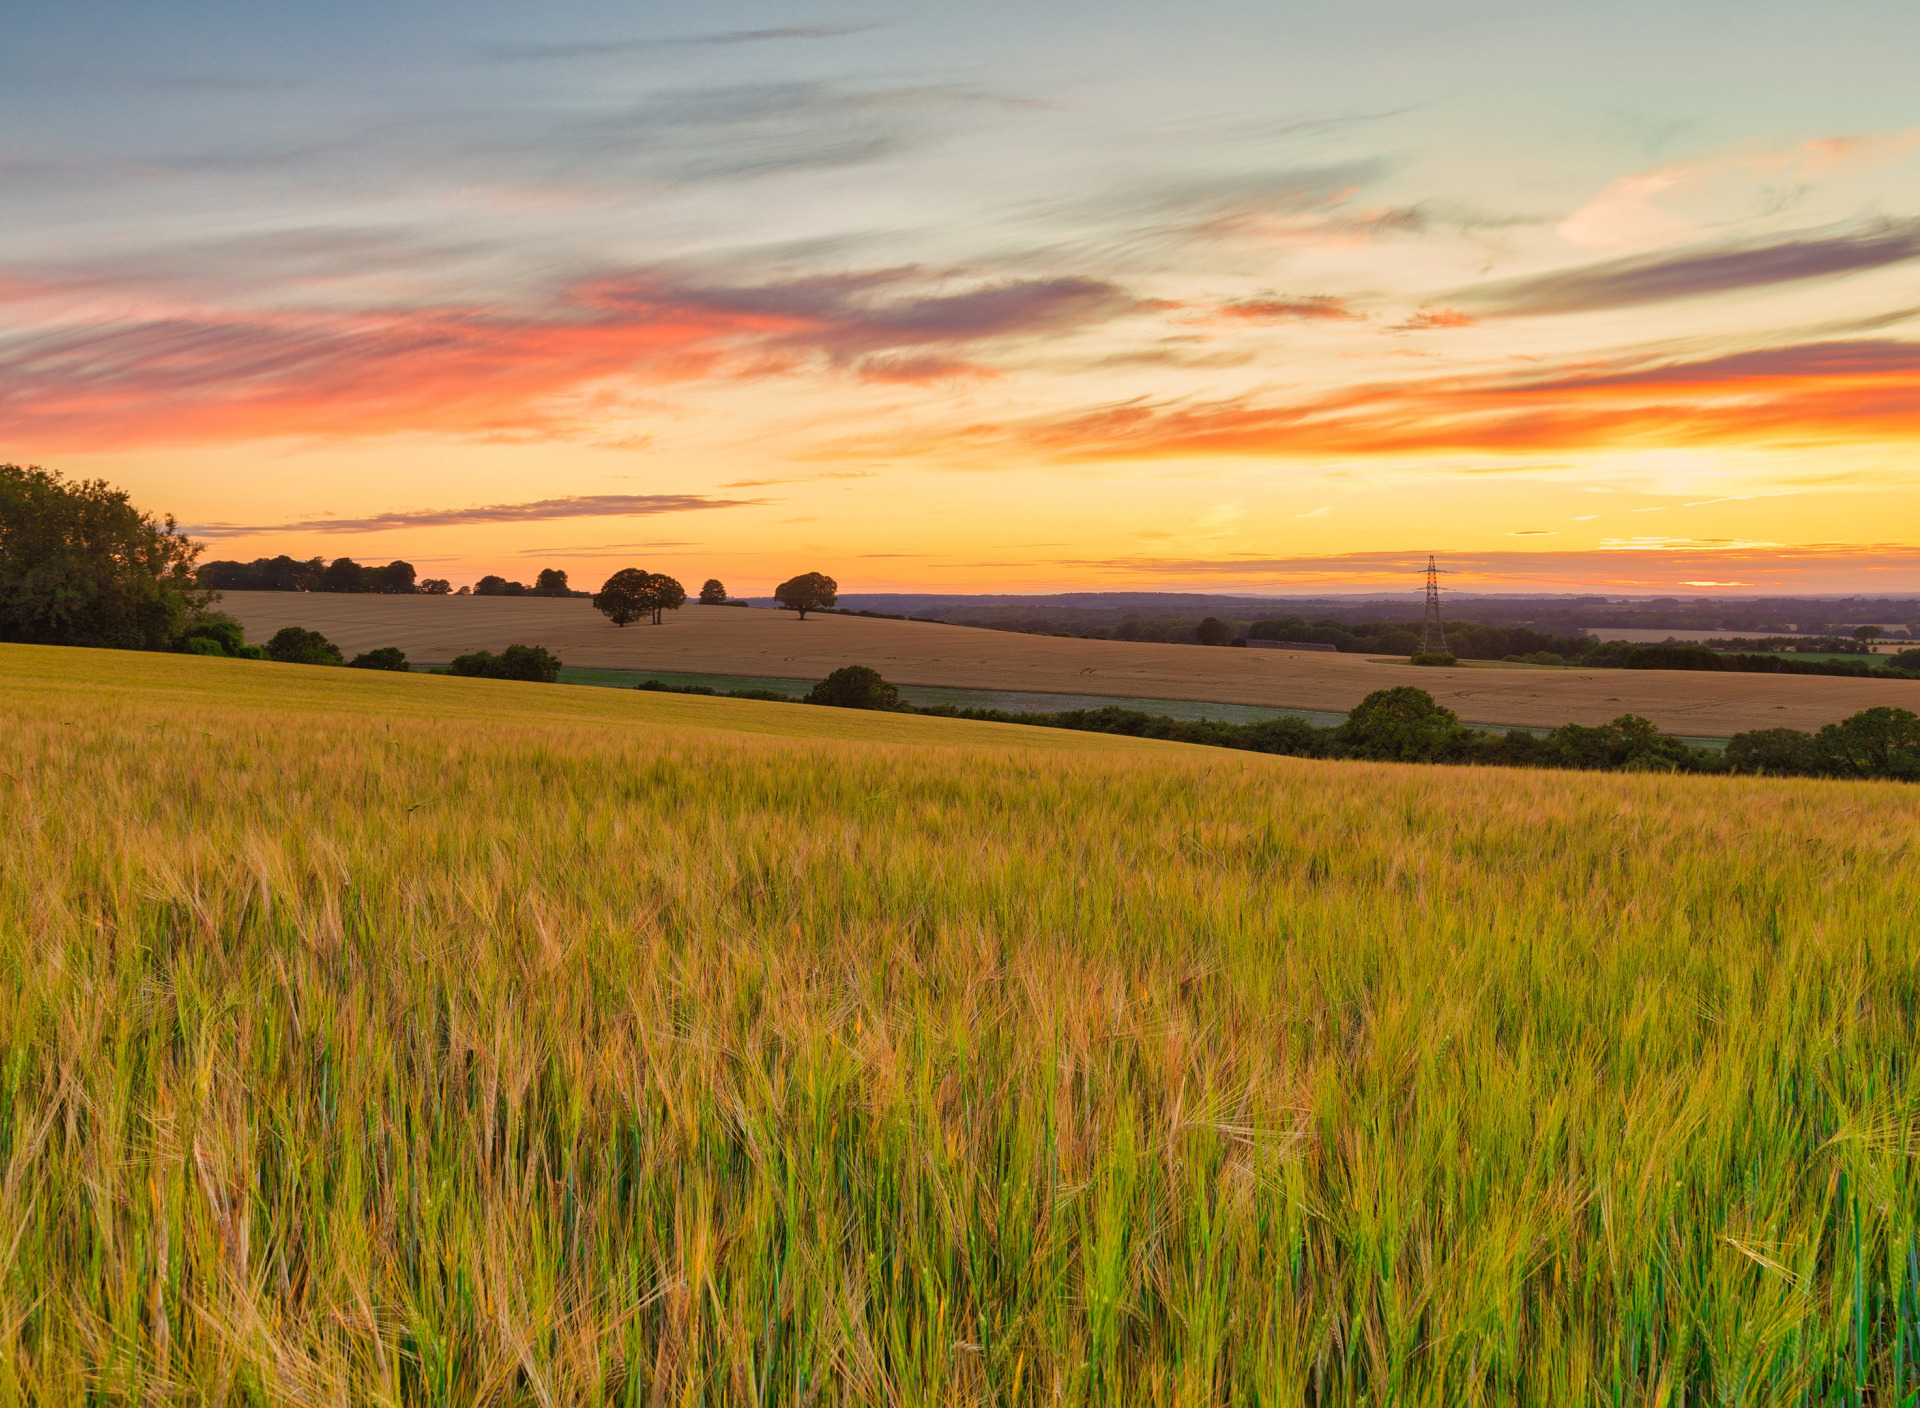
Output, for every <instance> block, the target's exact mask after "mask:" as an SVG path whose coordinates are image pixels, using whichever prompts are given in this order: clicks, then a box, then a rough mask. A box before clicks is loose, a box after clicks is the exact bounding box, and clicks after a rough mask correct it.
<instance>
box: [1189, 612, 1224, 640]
mask: <svg viewBox="0 0 1920 1408" xmlns="http://www.w3.org/2000/svg"><path fill="white" fill-rule="evenodd" d="M1193 634H1194V638H1195V639H1196V640H1198V641H1199V642H1200V644H1202V645H1225V644H1226V643H1227V642H1228V641H1230V640H1232V639H1233V627H1231V626H1229V625H1228V624H1227V623H1226V622H1225V621H1222V620H1221V619H1220V618H1219V617H1218V616H1209V617H1207V619H1206V620H1204V621H1202V622H1201V623H1200V624H1199V626H1197V627H1196V628H1195V629H1194V632H1193Z"/></svg>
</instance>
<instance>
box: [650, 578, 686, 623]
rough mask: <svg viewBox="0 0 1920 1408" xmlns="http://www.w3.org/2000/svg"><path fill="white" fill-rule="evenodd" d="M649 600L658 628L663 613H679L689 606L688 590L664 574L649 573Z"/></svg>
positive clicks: (654, 621)
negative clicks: (681, 609)
mask: <svg viewBox="0 0 1920 1408" xmlns="http://www.w3.org/2000/svg"><path fill="white" fill-rule="evenodd" d="M647 598H648V602H649V604H650V608H651V610H652V611H653V624H654V625H656V626H657V625H659V624H660V613H661V612H662V611H678V610H679V609H680V608H681V607H683V606H685V605H686V604H687V589H686V588H685V587H683V586H681V585H680V584H679V583H678V582H676V581H674V580H673V578H671V577H669V576H667V574H666V573H664V572H649V573H648V574H647Z"/></svg>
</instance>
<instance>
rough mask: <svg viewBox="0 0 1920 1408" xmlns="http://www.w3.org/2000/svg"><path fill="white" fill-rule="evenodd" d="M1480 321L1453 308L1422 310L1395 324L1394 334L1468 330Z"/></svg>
mask: <svg viewBox="0 0 1920 1408" xmlns="http://www.w3.org/2000/svg"><path fill="white" fill-rule="evenodd" d="M1479 321H1480V320H1479V319H1478V318H1476V317H1474V316H1473V315H1472V314H1471V313H1462V312H1459V311H1458V310H1457V309H1453V308H1422V309H1421V310H1420V311H1419V312H1417V313H1415V314H1414V315H1413V316H1412V317H1410V318H1408V319H1406V320H1405V321H1404V322H1399V323H1395V324H1394V325H1393V326H1394V330H1395V331H1396V332H1423V331H1425V330H1426V329H1428V328H1470V327H1472V326H1473V325H1474V324H1476V323H1478V322H1479Z"/></svg>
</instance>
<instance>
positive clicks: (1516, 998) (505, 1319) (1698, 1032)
mask: <svg viewBox="0 0 1920 1408" xmlns="http://www.w3.org/2000/svg"><path fill="white" fill-rule="evenodd" d="M741 614H744V613H741ZM789 624H791V623H789ZM795 628H796V629H797V626H796V627H795ZM663 634H664V632H663ZM824 634H825V633H824V632H823V633H822V635H824ZM1216 653H1222V654H1224V653H1225V652H1216ZM1234 653H1235V654H1238V653H1239V652H1234ZM1913 795H1914V794H1913V792H1912V790H1911V789H1910V788H1905V787H1901V786H1899V785H1897V784H1871V783H1837V782H1773V781H1763V780H1755V779H1738V778H1734V779H1720V778H1710V779H1701V778H1684V777H1678V778H1676V777H1659V776H1644V775H1642V776H1634V775H1610V774H1577V773H1564V772H1557V773H1550V772H1538V773H1535V772H1520V771H1497V772H1493V771H1489V772H1481V771H1476V770H1472V769H1451V768H1439V767H1390V766H1379V765H1370V764H1362V763H1314V762H1303V761H1299V760H1294V759H1282V758H1268V757H1263V756H1258V755H1250V754H1240V753H1226V752H1221V751H1219V750H1210V749H1195V748H1183V747H1180V746H1177V745H1168V744H1155V743H1144V742H1136V741H1133V740H1126V739H1117V738H1111V737H1106V736H1100V735H1085V734H1071V733H1057V732H1053V731H1048V730H1023V729H1019V728H1017V727H1012V726H999V725H991V724H969V723H961V722H954V721H948V720H941V719H927V718H917V717H903V716H889V715H874V714H861V713H853V712H847V711H840V710H825V709H817V708H809V707H802V706H796V705H791V704H774V703H766V704H757V703H751V702H742V701H732V700H724V699H707V698H689V697H679V696H664V695H647V694H637V693H634V692H631V691H615V690H602V689H585V688H576V687H567V686H558V685H556V686H543V685H529V684H513V683H506V682H498V681H488V680H465V679H453V678H446V677H434V676H428V677H422V676H395V675H378V674H371V673H361V672H353V671H346V670H337V669H317V668H307V667H300V666H281V665H272V664H266V663H259V662H250V661H228V660H211V659H202V658H195V657H185V656H153V655H134V654H116V653H108V652H92V651H81V650H57V649H46V648H33V647H19V646H0V799H4V805H0V1403H29V1402H30V1403H48V1404H51V1403H65V1402H74V1401H85V1402H95V1403H135V1402H141V1403H145V1402H179V1403H189V1402H191V1403H269V1402H272V1403H278V1402H313V1403H360V1402H367V1403H374V1402H380V1403H390V1404H405V1405H415V1404H419V1405H428V1404H468V1403H498V1404H513V1405H521V1404H525V1405H536V1404H538V1405H557V1404H583V1405H584V1404H603V1403H621V1404H692V1403H707V1404H729V1405H731V1404H748V1403H784V1404H802V1403H804V1404H815V1405H822V1408H856V1405H857V1406H858V1408H867V1405H877V1404H900V1405H936V1404H937V1405H947V1404H974V1403H977V1404H989V1403H990V1404H1008V1405H1021V1406H1022V1408H1026V1406H1027V1405H1031V1406H1032V1408H1042V1405H1054V1404H1075V1405H1089V1406H1091V1405H1120V1404H1127V1405H1131V1404H1165V1405H1174V1404H1193V1405H1211V1404H1249V1405H1251V1404H1275V1405H1283V1404H1284V1405H1295V1404H1303V1403H1310V1404H1314V1405H1318V1408H1332V1406H1333V1405H1353V1408H1359V1405H1363V1404H1364V1405H1378V1404H1387V1403H1392V1404H1396V1405H1406V1406H1407V1408H1442V1405H1446V1408H1451V1405H1457V1404H1473V1403H1480V1404H1489V1405H1491V1404H1517V1405H1528V1408H1533V1405H1540V1408H1547V1406H1548V1405H1551V1406H1552V1408H1560V1405H1569V1404H1579V1405H1587V1404H1594V1405H1598V1404H1607V1405H1616V1404H1620V1405H1624V1404H1658V1403H1668V1404H1676V1405H1677V1404H1680V1403H1688V1404H1707V1403H1730V1404H1731V1403H1740V1404H1753V1405H1776V1404H1781V1405H1786V1404H1796V1405H1810V1404H1833V1405H1841V1404H1855V1405H1857V1404H1862V1403H1872V1404H1888V1405H1893V1404H1902V1403H1907V1402H1909V1401H1911V1399H1910V1395H1911V1394H1912V1393H1914V1392H1915V1391H1916V1389H1920V1375H1916V1371H1915V1365H1916V1360H1920V1333H1917V1327H1920V1284H1917V1283H1920V1265H1916V1261H1917V1259H1920V1063H1916V1062H1915V1061H1914V1059H1913V1026H1914V1022H1915V1021H1916V1018H1917V1017H1920V978H1917V977H1916V966H1915V952H1916V950H1915V929H1914V915H1915V913H1916V912H1917V911H1920V864H1916V862H1920V854H1917V853H1916V851H1917V846H1916V841H1915V829H1914V825H1913V820H1914V804H1913ZM1856 1386H1857V1387H1856Z"/></svg>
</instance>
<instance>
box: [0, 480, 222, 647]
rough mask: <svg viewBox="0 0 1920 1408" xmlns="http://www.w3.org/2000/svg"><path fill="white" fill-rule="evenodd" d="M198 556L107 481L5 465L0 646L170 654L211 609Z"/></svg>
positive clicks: (0, 484)
mask: <svg viewBox="0 0 1920 1408" xmlns="http://www.w3.org/2000/svg"><path fill="white" fill-rule="evenodd" d="M200 551H201V549H200V546H199V545H198V544H197V543H194V542H193V541H191V540H190V539H188V538H187V537H186V536H185V535H184V534H182V533H181V532H180V530H179V528H178V526H177V525H176V524H175V523H174V520H173V518H172V516H171V515H169V516H168V517H166V518H164V519H161V520H155V519H154V518H153V516H152V515H151V514H146V513H142V512H141V511H140V510H139V509H137V508H135V507H134V506H133V504H132V502H131V501H130V500H129V498H128V495H127V493H126V491H125V490H122V489H115V488H113V487H111V486H110V485H108V484H107V482H106V481H105V480H101V479H92V480H81V479H73V480H69V479H64V478H62V477H61V475H60V474H58V473H57V472H55V471H53V470H47V469H41V468H39V467H38V466H21V465H17V464H0V640H8V641H21V642H27V643H34V644H40V645H91V646H108V647H113V648H117V649H122V650H170V649H172V648H173V647H174V646H175V644H176V643H177V642H179V641H180V640H181V638H182V637H183V635H184V633H185V631H186V629H187V627H188V626H189V625H190V624H191V623H192V622H193V620H194V618H195V617H196V616H198V615H199V614H200V612H201V611H203V610H204V609H205V607H206V604H207V602H208V600H209V599H210V598H209V596H208V594H207V592H206V591H205V590H203V589H202V588H200V587H199V586H198V585H197V584H196V582H195V581H194V576H193V564H194V559H195V558H197V557H198V556H199V555H200Z"/></svg>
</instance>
